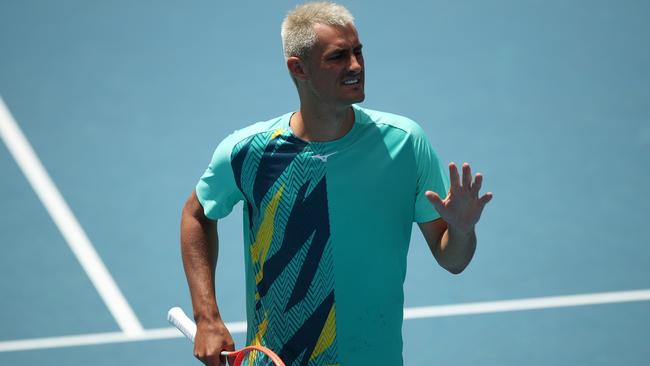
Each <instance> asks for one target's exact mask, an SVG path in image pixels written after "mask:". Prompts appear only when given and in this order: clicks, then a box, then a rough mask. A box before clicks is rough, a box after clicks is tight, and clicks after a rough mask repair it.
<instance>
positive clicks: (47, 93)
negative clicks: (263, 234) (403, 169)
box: [0, 0, 650, 366]
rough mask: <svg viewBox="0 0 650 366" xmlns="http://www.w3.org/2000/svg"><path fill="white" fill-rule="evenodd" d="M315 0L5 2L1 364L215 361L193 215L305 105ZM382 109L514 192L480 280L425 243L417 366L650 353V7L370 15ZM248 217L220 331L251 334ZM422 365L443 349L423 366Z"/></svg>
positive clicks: (408, 334)
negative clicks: (191, 338) (229, 172)
mask: <svg viewBox="0 0 650 366" xmlns="http://www.w3.org/2000/svg"><path fill="white" fill-rule="evenodd" d="M295 4H296V3H294V2H290V1H274V2H227V3H218V2H210V1H195V2H192V3H183V4H181V3H180V2H173V1H139V2H129V1H123V0H119V1H112V2H93V3H89V2H85V1H73V0H64V1H57V2H45V1H16V0H9V1H3V2H1V3H0V97H1V99H0V132H1V136H2V143H0V177H1V179H0V205H1V207H2V214H1V216H0V243H1V244H2V248H3V250H2V255H1V256H0V268H1V273H2V276H0V290H1V293H2V296H0V310H2V311H1V312H0V322H1V324H2V327H0V364H2V365H5V364H6V365H31V364H41V365H72V366H74V365H81V364H88V363H90V364H95V365H132V364H137V365H185V364H187V365H192V364H194V365H198V364H199V362H198V361H196V360H194V359H193V357H192V353H191V350H192V347H191V345H190V343H189V342H188V341H186V340H185V339H183V338H182V337H181V335H180V333H178V332H177V331H176V330H175V329H172V328H171V327H170V326H169V325H168V324H167V322H166V319H165V317H166V313H167V310H168V309H169V308H170V307H172V306H175V305H178V306H181V307H182V308H184V309H185V311H186V312H190V311H191V305H190V299H189V292H188V290H187V285H186V283H185V277H184V274H183V269H182V266H181V261H180V248H179V225H180V210H181V207H182V205H183V203H184V201H185V199H186V197H187V196H188V195H189V193H190V191H191V190H192V189H193V187H194V185H195V183H196V181H197V180H198V178H199V177H200V175H201V173H202V172H203V170H204V169H205V167H206V165H207V164H208V162H209V160H210V157H211V155H212V152H213V149H214V147H215V146H216V144H217V143H218V142H219V141H220V140H221V139H222V138H224V137H225V136H227V135H228V134H229V133H230V132H232V131H233V130H235V129H237V128H240V127H243V126H245V125H247V124H250V123H252V122H255V121H261V120H267V119H269V118H271V117H274V116H276V115H280V114H282V113H285V112H288V111H292V110H295V109H296V108H297V107H298V98H297V96H296V92H295V88H294V86H293V84H292V82H291V80H290V78H289V76H288V74H287V71H286V70H285V66H284V63H283V58H282V52H281V43H280V35H279V27H280V22H281V20H282V18H283V17H284V15H285V14H286V12H287V11H288V10H289V9H291V8H292V7H293V6H294V5H295ZM344 5H346V6H347V7H348V8H349V9H350V10H351V11H352V13H353V14H354V15H355V17H356V24H357V28H358V30H359V35H360V38H361V41H362V42H363V43H364V53H365V60H366V78H367V84H366V96H367V97H366V101H365V102H364V103H363V106H365V107H368V108H372V109H379V110H385V111H390V112H394V113H398V114H402V115H406V116H408V117H410V118H412V119H414V120H416V121H418V122H419V123H420V124H421V125H422V126H423V128H424V130H425V131H426V132H427V134H428V136H429V138H430V140H431V142H432V145H433V146H434V148H435V149H436V151H437V153H438V155H439V157H440V158H441V160H442V161H443V162H449V161H455V162H457V163H462V162H465V161H467V162H469V163H471V164H472V167H473V169H475V170H478V171H480V172H482V173H483V174H484V177H485V180H484V185H483V187H484V189H485V190H489V191H492V192H494V199H493V200H492V202H491V203H490V204H489V205H488V207H487V208H486V211H485V212H484V214H483V218H482V219H481V222H480V223H479V226H478V227H477V233H478V236H479V244H478V250H477V253H476V256H475V258H474V261H473V263H472V264H471V265H470V266H469V267H468V269H467V270H466V271H465V272H463V273H462V274H461V275H459V276H454V275H451V274H449V273H447V272H445V271H444V270H443V269H441V268H440V267H438V265H437V264H436V263H435V260H434V259H433V256H432V255H431V254H430V252H429V250H428V247H427V245H426V243H425V241H424V239H423V238H422V237H421V234H420V233H419V231H418V230H417V227H414V231H413V237H412V241H411V246H410V251H409V267H408V274H407V279H406V282H405V285H404V287H405V321H404V328H403V337H404V364H405V365H409V366H411V365H478V364H480V365H521V364H526V365H576V364H578V365H613V364H616V365H640V364H645V363H646V362H648V361H647V360H648V359H650V349H649V348H648V347H647V339H649V338H650V245H649V244H650V234H649V233H648V230H646V228H645V225H647V221H648V219H649V218H650V196H649V195H648V194H647V192H646V191H647V189H646V188H644V187H646V186H648V184H647V183H646V182H648V181H649V180H650V171H649V170H648V167H649V166H650V73H649V71H648V65H650V48H648V47H647V46H644V44H647V43H648V41H649V40H650V23H649V22H648V19H650V5H649V3H647V2H643V1H632V0H630V1H622V2H617V3H615V2H611V1H577V0H576V1H548V2H539V1H533V0H526V1H513V0H501V1H490V2H484V1H469V0H468V1H456V2H448V1H433V2H412V3H398V2H385V3H383V2H382V3H377V2H372V1H349V2H345V3H344ZM241 215H242V210H241V207H240V206H238V208H237V209H236V210H235V212H233V214H231V215H230V216H229V217H228V218H226V219H225V220H222V221H220V222H219V234H220V243H221V246H220V256H219V264H218V273H217V284H218V290H217V292H218V299H219V307H220V310H221V313H222V314H223V316H224V317H225V320H226V321H227V322H228V323H229V324H230V325H231V330H232V331H233V335H234V336H235V341H236V342H237V345H238V346H242V345H243V343H244V338H245V332H244V329H245V325H244V324H243V322H244V320H245V314H244V309H245V304H244V271H243V263H244V262H243V261H244V260H243V254H244V253H243V250H244V248H243V238H242V219H241ZM423 350H424V351H425V352H423Z"/></svg>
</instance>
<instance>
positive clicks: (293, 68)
mask: <svg viewBox="0 0 650 366" xmlns="http://www.w3.org/2000/svg"><path fill="white" fill-rule="evenodd" d="M287 68H288V69H289V72H290V73H291V75H292V76H293V77H294V78H296V79H298V80H307V79H308V78H309V77H308V75H307V72H306V70H305V62H304V61H303V60H302V59H300V58H299V57H296V56H291V57H289V58H288V59H287Z"/></svg>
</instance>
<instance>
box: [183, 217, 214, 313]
mask: <svg viewBox="0 0 650 366" xmlns="http://www.w3.org/2000/svg"><path fill="white" fill-rule="evenodd" d="M190 206H191V205H190ZM195 211H196V210H193V209H192V207H190V208H187V207H186V208H185V209H184V210H183V217H182V220H181V253H182V256H183V267H184V268H185V276H186V278H187V283H188V286H189V289H190V295H191V297H192V307H193V311H194V318H195V320H197V322H198V321H199V320H202V319H209V320H214V319H218V318H220V315H219V310H218V307H217V302H216V297H215V280H214V274H215V268H216V262H217V256H218V248H219V246H218V238H217V233H216V222H215V221H211V220H208V219H206V218H200V217H197V216H198V215H197V214H196V213H195Z"/></svg>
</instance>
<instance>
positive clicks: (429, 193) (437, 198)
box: [424, 191, 445, 213]
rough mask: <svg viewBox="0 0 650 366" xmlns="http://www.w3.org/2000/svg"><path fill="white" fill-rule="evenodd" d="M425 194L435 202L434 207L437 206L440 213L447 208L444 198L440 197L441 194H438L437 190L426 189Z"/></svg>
mask: <svg viewBox="0 0 650 366" xmlns="http://www.w3.org/2000/svg"><path fill="white" fill-rule="evenodd" d="M424 195H425V196H427V198H428V199H429V201H430V202H431V203H432V204H433V207H435V208H436V211H438V213H440V210H443V209H444V208H445V205H444V203H443V202H442V199H440V196H438V194H437V193H436V192H433V191H426V192H424Z"/></svg>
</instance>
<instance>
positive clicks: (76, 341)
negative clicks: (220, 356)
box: [0, 322, 246, 352]
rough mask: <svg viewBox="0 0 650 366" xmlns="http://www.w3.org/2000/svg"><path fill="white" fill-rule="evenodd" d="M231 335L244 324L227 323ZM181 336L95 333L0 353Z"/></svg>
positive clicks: (163, 331)
mask: <svg viewBox="0 0 650 366" xmlns="http://www.w3.org/2000/svg"><path fill="white" fill-rule="evenodd" d="M226 326H227V327H228V329H229V330H230V332H231V333H244V332H246V322H237V323H227V324H226ZM181 337H183V334H182V333H181V332H180V331H179V330H178V329H176V328H171V327H169V328H158V329H147V330H144V331H143V332H142V333H140V334H136V335H128V334H125V333H122V332H112V333H95V334H83V335H73V336H63V337H51V338H36V339H25V340H18V341H5V342H0V352H11V351H28V350H37V349H46V348H63V347H78V346H91V345H99V344H110V343H125V342H141V341H153V340H158V339H168V338H181Z"/></svg>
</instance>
